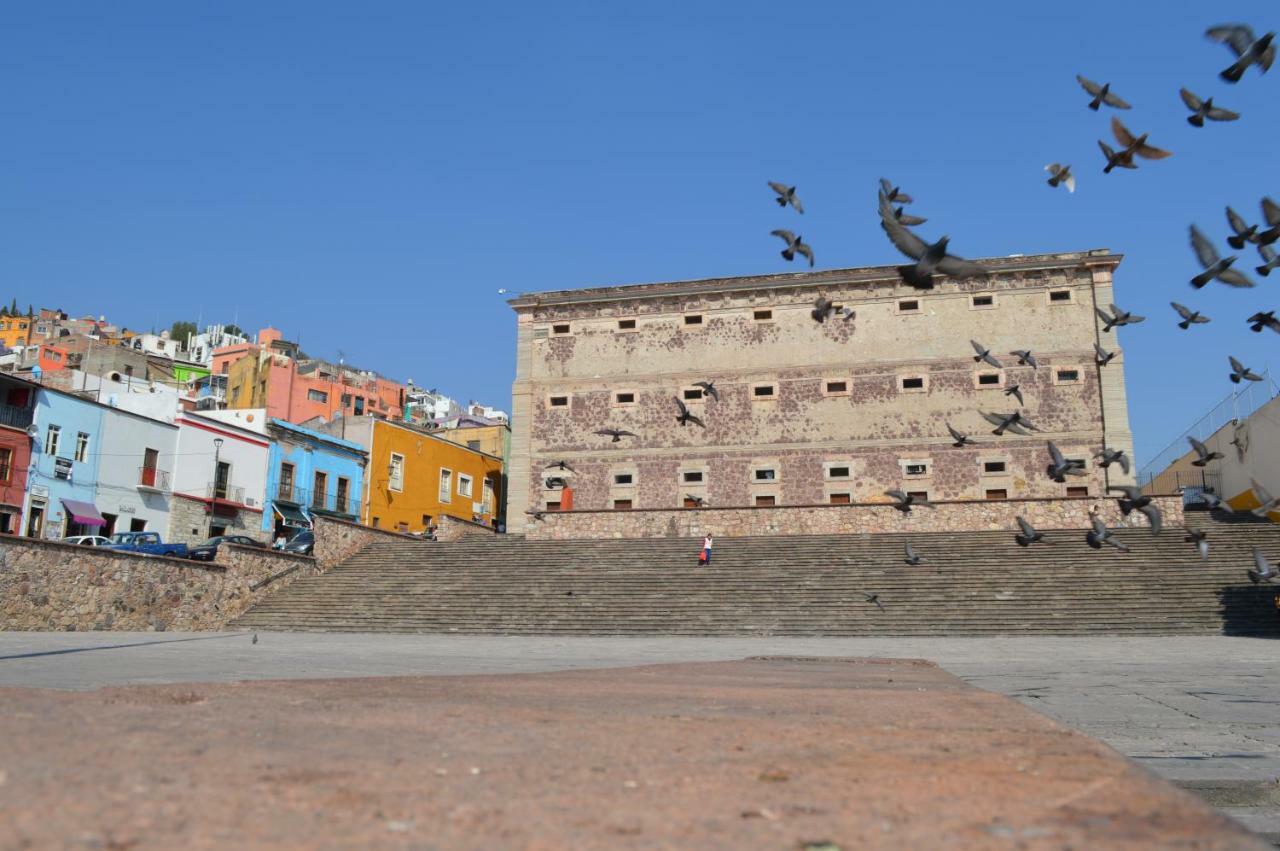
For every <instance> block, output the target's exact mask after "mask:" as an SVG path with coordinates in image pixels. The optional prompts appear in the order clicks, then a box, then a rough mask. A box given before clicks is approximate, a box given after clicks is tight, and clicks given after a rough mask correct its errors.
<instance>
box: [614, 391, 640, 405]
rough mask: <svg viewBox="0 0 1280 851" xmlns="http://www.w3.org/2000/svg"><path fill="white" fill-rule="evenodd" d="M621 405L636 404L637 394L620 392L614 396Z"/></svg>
mask: <svg viewBox="0 0 1280 851" xmlns="http://www.w3.org/2000/svg"><path fill="white" fill-rule="evenodd" d="M614 398H615V399H616V401H617V403H618V404H619V405H634V404H635V403H636V394H634V393H619V394H618V395H617V396H615V397H614Z"/></svg>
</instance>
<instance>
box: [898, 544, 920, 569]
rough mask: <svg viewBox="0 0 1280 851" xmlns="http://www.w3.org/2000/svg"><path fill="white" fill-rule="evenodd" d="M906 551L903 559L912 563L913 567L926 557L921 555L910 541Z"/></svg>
mask: <svg viewBox="0 0 1280 851" xmlns="http://www.w3.org/2000/svg"><path fill="white" fill-rule="evenodd" d="M905 552H906V558H905V559H903V561H905V562H906V563H907V564H909V565H911V566H912V567H914V566H915V565H917V564H919V563H920V562H922V561H924V558H923V557H922V556H921V555H919V554H918V553H917V552H916V551H915V550H914V549H912V547H911V544H909V543H908V544H907V547H906V551H905Z"/></svg>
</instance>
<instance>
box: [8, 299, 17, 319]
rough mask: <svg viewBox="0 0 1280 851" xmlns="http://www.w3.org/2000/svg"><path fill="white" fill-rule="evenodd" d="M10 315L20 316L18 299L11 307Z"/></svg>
mask: <svg viewBox="0 0 1280 851" xmlns="http://www.w3.org/2000/svg"><path fill="white" fill-rule="evenodd" d="M9 315H10V316H17V315H18V300H17V299H16V298H15V299H14V300H13V303H12V304H10V305H9Z"/></svg>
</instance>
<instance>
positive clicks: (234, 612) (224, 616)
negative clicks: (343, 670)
mask: <svg viewBox="0 0 1280 851" xmlns="http://www.w3.org/2000/svg"><path fill="white" fill-rule="evenodd" d="M290 568H300V569H297V570H293V571H292V572H289V569H290ZM314 570H316V565H315V562H314V560H313V559H310V558H307V557H305V556H294V555H288V554H284V553H275V552H270V551H267V550H259V549H256V548H253V547H238V546H232V545H225V544H224V545H223V546H221V547H219V548H218V558H217V561H214V562H198V561H188V560H186V559H175V558H156V557H152V556H142V555H135V554H133V553H120V552H113V551H111V550H102V549H95V548H91V547H77V546H72V545H69V544H63V543H58V542H54V541H40V540H35V539H32V538H14V537H3V538H0V630H67V631H80V630H104V629H112V630H140V631H151V630H156V631H163V630H206V629H221V628H222V627H223V626H224V625H225V624H226V623H227V622H228V621H229V620H231V619H232V618H235V617H237V616H239V615H240V614H242V613H243V612H244V611H245V610H247V609H248V608H249V607H250V606H252V605H253V604H254V603H255V602H257V601H258V600H259V599H261V598H262V597H264V596H266V595H268V594H272V593H274V592H275V591H276V590H278V589H279V588H282V587H284V586H286V585H287V584H288V583H290V582H292V581H294V579H296V578H297V577H298V576H301V575H305V574H306V573H308V572H312V571H314ZM280 574H284V575H283V576H281V575H280ZM273 577H278V578H275V579H274V581H269V580H272V579H273Z"/></svg>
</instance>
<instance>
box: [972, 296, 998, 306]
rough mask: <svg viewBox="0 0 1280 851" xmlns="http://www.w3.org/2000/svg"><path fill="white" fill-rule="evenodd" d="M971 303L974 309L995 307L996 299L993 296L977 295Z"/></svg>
mask: <svg viewBox="0 0 1280 851" xmlns="http://www.w3.org/2000/svg"><path fill="white" fill-rule="evenodd" d="M969 303H970V304H971V305H972V306H974V307H994V306H995V303H996V297H995V296H993V295H975V296H973V298H972V299H971V300H970V302H969Z"/></svg>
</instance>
